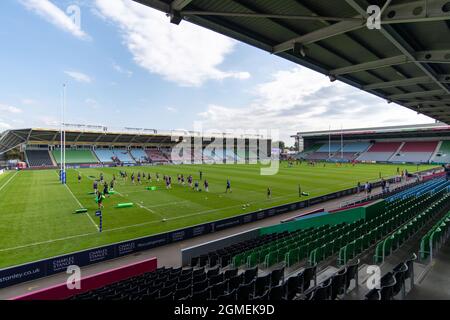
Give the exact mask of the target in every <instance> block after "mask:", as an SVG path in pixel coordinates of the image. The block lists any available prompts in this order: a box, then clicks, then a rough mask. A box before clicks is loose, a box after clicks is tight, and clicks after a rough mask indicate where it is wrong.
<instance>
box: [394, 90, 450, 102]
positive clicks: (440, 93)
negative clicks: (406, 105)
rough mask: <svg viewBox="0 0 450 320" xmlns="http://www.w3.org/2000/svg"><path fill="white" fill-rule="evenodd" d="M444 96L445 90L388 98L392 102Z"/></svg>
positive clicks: (411, 93) (401, 94) (397, 95)
mask: <svg viewBox="0 0 450 320" xmlns="http://www.w3.org/2000/svg"><path fill="white" fill-rule="evenodd" d="M442 94H445V91H444V90H430V91H419V92H409V93H400V94H393V95H390V96H388V98H389V99H391V100H409V99H411V98H420V97H432V96H439V95H442Z"/></svg>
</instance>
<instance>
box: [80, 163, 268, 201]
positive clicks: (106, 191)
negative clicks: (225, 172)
mask: <svg viewBox="0 0 450 320" xmlns="http://www.w3.org/2000/svg"><path fill="white" fill-rule="evenodd" d="M120 176H121V178H122V180H124V181H127V180H128V173H127V172H126V171H120ZM199 176H200V179H199V180H200V181H203V187H204V190H205V192H209V182H208V180H207V179H204V180H203V172H202V171H200V172H199ZM130 178H131V183H132V184H136V183H137V184H142V182H145V181H147V182H149V183H151V182H153V180H152V175H151V174H150V173H147V174H145V172H143V173H142V174H141V172H138V173H137V174H136V175H135V174H134V172H133V173H132V174H131V176H130ZM155 179H156V181H157V182H159V181H160V174H159V173H158V172H157V173H156V174H155ZM81 180H82V176H81V174H80V173H78V182H79V183H80V182H81ZM177 180H178V184H179V185H183V186H184V185H185V183H186V180H187V184H188V185H189V187H190V188H192V189H193V190H195V191H202V190H201V189H200V183H199V180H195V181H194V178H193V176H192V175H189V176H188V177H187V179H185V176H184V175H183V174H178V175H177ZM162 181H164V182H165V185H166V189H168V190H169V189H172V177H171V176H169V175H163V177H162ZM115 183H116V176H115V174H113V176H112V180H111V182H110V183H109V184H108V182H107V181H105V179H104V176H103V173H100V177H99V179H95V180H94V182H93V189H94V195H95V201H96V202H97V204H98V208H99V209H102V208H103V199H105V197H108V196H109V195H110V193H111V192H112V191H114V185H115ZM102 187H103V192H102V191H101V188H102ZM228 192H230V193H231V192H232V189H231V181H230V179H229V178H228V179H227V182H226V189H225V193H228ZM268 193H269V194H271V191H268Z"/></svg>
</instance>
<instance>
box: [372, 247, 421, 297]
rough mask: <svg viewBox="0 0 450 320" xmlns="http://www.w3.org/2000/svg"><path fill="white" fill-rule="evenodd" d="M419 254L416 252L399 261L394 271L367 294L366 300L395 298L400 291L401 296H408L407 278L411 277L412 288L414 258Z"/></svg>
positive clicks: (412, 284) (387, 274) (386, 275)
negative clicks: (405, 259)
mask: <svg viewBox="0 0 450 320" xmlns="http://www.w3.org/2000/svg"><path fill="white" fill-rule="evenodd" d="M416 258H417V256H416V255H415V254H414V255H413V256H412V258H411V259H409V260H407V261H405V262H402V263H399V264H398V265H397V266H395V267H394V268H393V269H392V271H390V272H388V273H386V274H385V275H384V276H383V277H381V279H380V281H379V283H376V284H375V288H373V289H371V290H370V291H369V292H368V293H367V294H366V295H365V300H394V299H395V298H396V297H397V296H398V295H399V294H400V293H401V298H402V299H404V298H405V296H406V280H408V279H410V281H411V285H410V288H412V287H413V286H414V260H416Z"/></svg>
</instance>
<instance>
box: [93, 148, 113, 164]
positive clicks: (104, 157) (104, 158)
mask: <svg viewBox="0 0 450 320" xmlns="http://www.w3.org/2000/svg"><path fill="white" fill-rule="evenodd" d="M94 152H95V155H96V156H97V158H98V160H100V162H101V163H113V162H114V160H113V159H114V158H115V154H114V152H113V151H112V150H109V149H95V150H94Z"/></svg>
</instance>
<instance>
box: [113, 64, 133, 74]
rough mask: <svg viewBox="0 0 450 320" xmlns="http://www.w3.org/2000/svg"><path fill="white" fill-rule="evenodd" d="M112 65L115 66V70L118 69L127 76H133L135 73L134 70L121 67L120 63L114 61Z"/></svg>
mask: <svg viewBox="0 0 450 320" xmlns="http://www.w3.org/2000/svg"><path fill="white" fill-rule="evenodd" d="M112 66H113V68H114V70H116V71H117V72H118V73H122V74H124V75H126V76H127V77H131V76H132V75H133V72H131V71H130V70H127V69H125V68H123V67H121V66H120V65H118V64H117V63H115V62H113V65H112Z"/></svg>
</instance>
